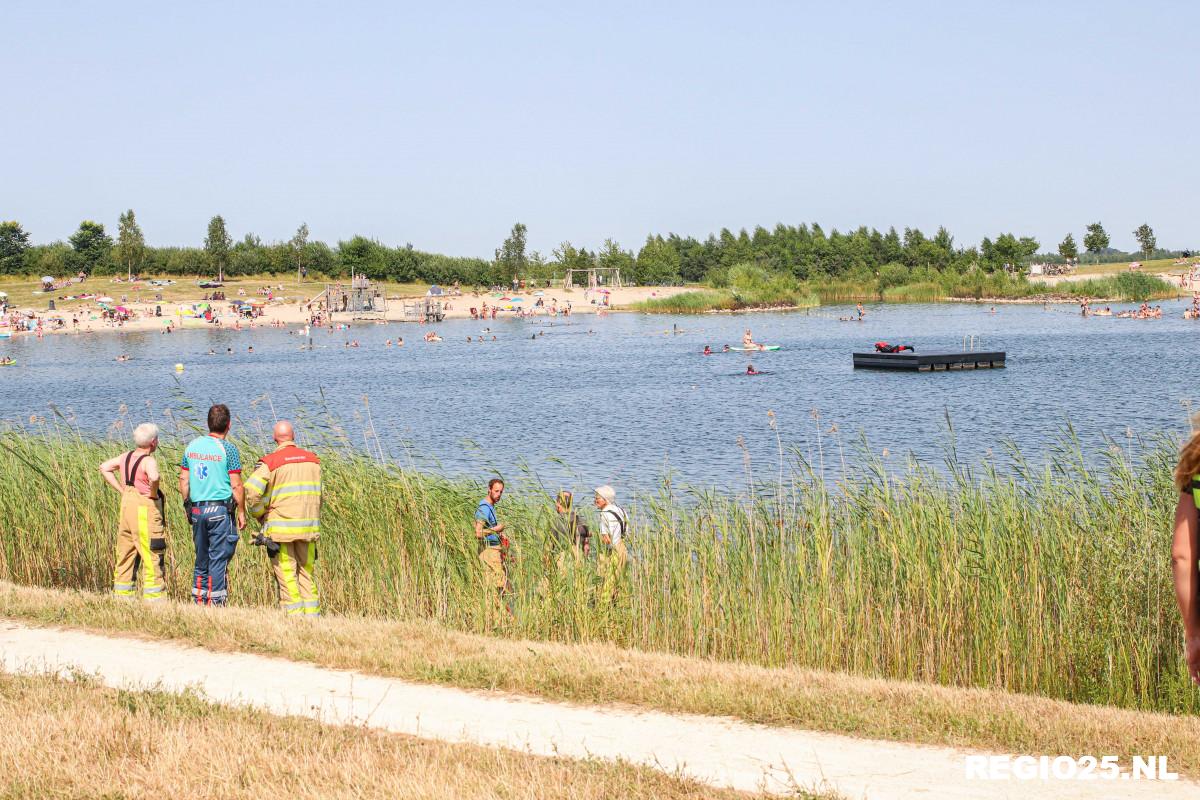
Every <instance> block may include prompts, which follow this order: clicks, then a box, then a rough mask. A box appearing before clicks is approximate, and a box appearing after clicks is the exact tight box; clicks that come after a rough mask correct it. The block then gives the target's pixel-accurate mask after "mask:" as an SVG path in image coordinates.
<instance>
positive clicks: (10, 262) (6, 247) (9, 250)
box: [0, 220, 29, 275]
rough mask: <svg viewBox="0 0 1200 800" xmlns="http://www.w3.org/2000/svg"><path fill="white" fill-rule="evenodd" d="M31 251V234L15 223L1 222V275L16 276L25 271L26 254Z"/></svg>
mask: <svg viewBox="0 0 1200 800" xmlns="http://www.w3.org/2000/svg"><path fill="white" fill-rule="evenodd" d="M27 250H29V233H28V232H26V230H25V229H24V228H22V227H21V223H19V222H16V221H15V220H14V221H9V222H0V274H4V275H15V274H17V273H20V272H24V271H25V253H26V251H27Z"/></svg>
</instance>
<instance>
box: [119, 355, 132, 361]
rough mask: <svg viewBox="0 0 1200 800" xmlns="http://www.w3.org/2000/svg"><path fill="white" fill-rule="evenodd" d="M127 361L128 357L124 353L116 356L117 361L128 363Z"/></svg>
mask: <svg viewBox="0 0 1200 800" xmlns="http://www.w3.org/2000/svg"><path fill="white" fill-rule="evenodd" d="M128 360H129V356H127V355H125V354H124V353H121V355H119V356H117V361H128Z"/></svg>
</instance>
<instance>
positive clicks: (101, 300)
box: [96, 297, 113, 303]
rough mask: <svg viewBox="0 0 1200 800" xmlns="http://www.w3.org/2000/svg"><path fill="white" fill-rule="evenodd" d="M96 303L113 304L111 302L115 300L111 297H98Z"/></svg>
mask: <svg viewBox="0 0 1200 800" xmlns="http://www.w3.org/2000/svg"><path fill="white" fill-rule="evenodd" d="M96 302H97V303H111V302H113V299H112V298H111V297H97V298H96Z"/></svg>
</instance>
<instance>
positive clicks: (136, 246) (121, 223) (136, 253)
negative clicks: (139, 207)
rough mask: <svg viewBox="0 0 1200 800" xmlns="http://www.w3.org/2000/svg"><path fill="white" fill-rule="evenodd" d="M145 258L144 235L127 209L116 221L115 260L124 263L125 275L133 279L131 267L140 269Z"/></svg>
mask: <svg viewBox="0 0 1200 800" xmlns="http://www.w3.org/2000/svg"><path fill="white" fill-rule="evenodd" d="M145 258H146V237H145V236H143V235H142V229H141V227H140V226H139V225H138V224H137V220H136V219H134V216H133V209H132V208H131V209H129V210H128V211H126V212H125V213H124V214H122V215H121V216H120V218H119V219H118V221H117V261H118V262H119V263H121V264H124V265H125V277H126V279H127V280H132V279H133V268H134V267H135V266H136V267H137V268H138V271H139V272H140V271H141V268H142V262H143V261H144V260H145Z"/></svg>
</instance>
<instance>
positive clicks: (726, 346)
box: [721, 345, 729, 353]
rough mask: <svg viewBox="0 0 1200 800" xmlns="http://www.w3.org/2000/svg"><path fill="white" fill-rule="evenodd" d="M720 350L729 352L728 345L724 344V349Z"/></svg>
mask: <svg viewBox="0 0 1200 800" xmlns="http://www.w3.org/2000/svg"><path fill="white" fill-rule="evenodd" d="M721 352H722V353H728V352H729V345H725V349H724V350H722V351H721Z"/></svg>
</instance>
